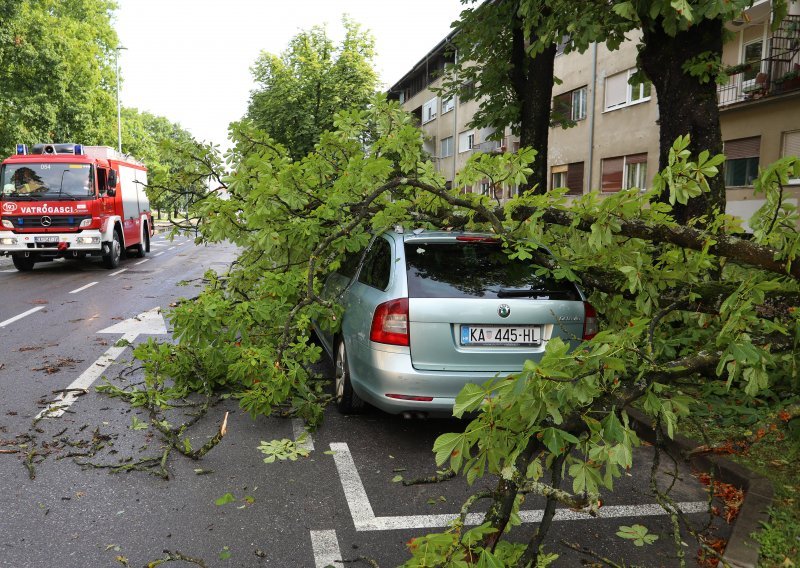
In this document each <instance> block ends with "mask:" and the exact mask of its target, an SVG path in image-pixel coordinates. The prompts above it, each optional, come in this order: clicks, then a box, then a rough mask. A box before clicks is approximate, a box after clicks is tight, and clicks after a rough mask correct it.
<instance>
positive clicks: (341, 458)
mask: <svg viewBox="0 0 800 568" xmlns="http://www.w3.org/2000/svg"><path fill="white" fill-rule="evenodd" d="M330 448H331V450H332V451H333V459H334V462H335V464H336V469H337V471H338V472H339V479H340V480H341V482H342V489H343V490H344V496H345V499H346V501H347V506H348V507H349V508H350V515H351V516H352V517H353V525H354V526H355V529H356V531H359V532H360V531H387V530H405V529H425V528H439V527H447V526H448V525H450V523H452V522H453V521H454V520H455V519H457V518H458V515H457V514H442V515H405V516H390V517H376V516H375V513H374V511H373V510H372V505H371V504H370V502H369V497H368V496H367V491H366V489H364V484H363V483H362V482H361V476H360V475H359V474H358V470H357V469H356V464H355V462H354V461H353V456H352V454H351V453H350V448H349V447H348V445H347V444H345V443H335V442H334V443H331V445H330ZM677 506H678V507H679V508H680V509H681V510H682V511H683V512H685V513H703V512H706V511H707V510H708V503H707V502H706V501H685V502H682V503H677ZM542 514H543V511H542V510H541V509H539V510H528V511H520V512H519V516H520V519H521V520H522V522H524V523H536V522H539V521H541V519H542ZM666 514H667V512H666V511H664V509H663V508H661V506H660V505H658V504H652V503H648V504H643V505H606V506H603V507H601V508H600V510H599V512H598V516H597V518H604V519H609V518H617V517H650V516H659V515H666ZM483 516H484V514H483V513H470V514H468V515H467V517H466V519H465V521H466V524H467V525H479V524H481V523H482V522H483ZM592 518H593V517H591V516H590V515H588V514H587V513H581V512H577V511H572V510H570V509H557V510H556V514H555V517H554V518H553V520H555V521H578V520H584V521H585V520H591V519H592Z"/></svg>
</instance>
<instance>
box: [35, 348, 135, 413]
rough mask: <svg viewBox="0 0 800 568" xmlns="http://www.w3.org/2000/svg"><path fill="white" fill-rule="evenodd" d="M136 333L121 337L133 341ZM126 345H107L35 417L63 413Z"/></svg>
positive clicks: (115, 358)
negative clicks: (97, 356) (102, 351)
mask: <svg viewBox="0 0 800 568" xmlns="http://www.w3.org/2000/svg"><path fill="white" fill-rule="evenodd" d="M136 335H138V334H133V333H131V334H127V335H123V336H122V339H126V340H128V341H133V340H134V339H135V338H136ZM126 347H127V345H122V346H120V347H117V346H116V345H114V346H113V347H109V348H108V351H106V352H105V353H103V354H102V355H101V356H100V358H99V359H98V360H97V361H95V362H94V363H93V364H92V365H91V366H90V367H89V368H88V369H86V370H85V371H84V372H83V373H81V375H80V376H79V377H78V378H77V379H75V380H74V381H73V382H72V384H71V385H69V386H68V387H67V388H66V389H64V390H65V392H64V393H62V394H60V395H58V397H56V399H55V400H54V401H53V402H51V403H50V404H48V405H47V408H45V409H44V410H42V411H41V412H40V413H39V414H37V415H36V419H37V420H39V419H41V418H58V417H59V416H61V415H62V414H64V411H65V410H66V409H67V408H69V407H70V406H72V403H73V402H75V401H76V400H77V399H78V396H80V395H81V394H83V393H85V392H86V391H88V390H89V387H90V386H92V383H94V382H95V381H96V380H97V378H98V377H99V376H100V375H102V374H103V372H104V371H105V370H106V369H107V368H108V367H110V366H111V365H112V364H113V363H114V361H116V360H117V357H119V356H120V355H122V353H123V352H124V351H125V349H126ZM81 391H82V392H81Z"/></svg>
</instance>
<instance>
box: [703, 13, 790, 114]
mask: <svg viewBox="0 0 800 568" xmlns="http://www.w3.org/2000/svg"><path fill="white" fill-rule="evenodd" d="M769 54H770V56H769V57H768V58H766V59H762V60H760V61H752V62H747V63H742V64H740V65H735V66H733V67H731V68H729V69H728V75H729V80H728V84H727V85H720V86H719V87H718V88H717V102H718V104H719V106H721V107H724V106H728V105H732V104H737V103H744V102H747V101H754V100H758V99H762V98H765V97H771V96H776V95H783V94H786V93H791V92H793V91H800V16H787V17H786V18H785V19H784V21H783V22H782V23H781V26H780V28H779V29H778V30H776V31H775V33H774V35H773V36H772V37H771V38H770V40H769Z"/></svg>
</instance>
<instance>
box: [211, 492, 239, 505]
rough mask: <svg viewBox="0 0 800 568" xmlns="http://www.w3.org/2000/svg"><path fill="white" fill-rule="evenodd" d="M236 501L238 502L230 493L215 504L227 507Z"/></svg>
mask: <svg viewBox="0 0 800 568" xmlns="http://www.w3.org/2000/svg"><path fill="white" fill-rule="evenodd" d="M234 501H236V498H235V497H234V496H233V495H231V494H230V493H226V494H225V495H223V496H222V497H220V498H219V499H217V500H216V501H214V504H215V505H218V506H221V505H227V504H228V503H233V502H234Z"/></svg>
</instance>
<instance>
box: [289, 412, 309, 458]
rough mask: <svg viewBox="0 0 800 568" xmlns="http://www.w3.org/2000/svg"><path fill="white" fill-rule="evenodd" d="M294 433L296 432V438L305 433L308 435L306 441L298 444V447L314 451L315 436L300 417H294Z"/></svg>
mask: <svg viewBox="0 0 800 568" xmlns="http://www.w3.org/2000/svg"><path fill="white" fill-rule="evenodd" d="M292 433H293V434H294V439H295V440H297V439H298V438H299V437H300V436H302V435H303V434H305V435H306V441H305V442H303V443H302V444H297V447H298V448H301V449H304V450H308V451H309V452H313V451H314V438H312V437H311V432H309V431H308V430H306V426H305V424H304V423H303V421H302V420H301V419H300V418H293V419H292Z"/></svg>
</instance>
